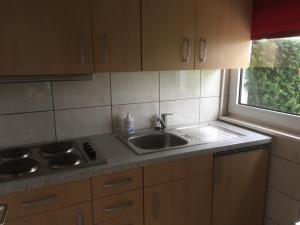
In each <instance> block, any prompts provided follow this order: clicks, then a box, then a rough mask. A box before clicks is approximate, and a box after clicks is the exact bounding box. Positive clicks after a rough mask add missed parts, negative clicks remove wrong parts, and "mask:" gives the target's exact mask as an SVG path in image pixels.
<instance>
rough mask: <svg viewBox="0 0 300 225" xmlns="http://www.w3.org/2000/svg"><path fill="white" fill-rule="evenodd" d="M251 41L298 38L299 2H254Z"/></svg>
mask: <svg viewBox="0 0 300 225" xmlns="http://www.w3.org/2000/svg"><path fill="white" fill-rule="evenodd" d="M251 36H252V40H257V39H263V38H282V37H291V36H300V0H254V5H253V19H252V35H251Z"/></svg>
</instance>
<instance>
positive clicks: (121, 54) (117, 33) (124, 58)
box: [92, 0, 141, 72]
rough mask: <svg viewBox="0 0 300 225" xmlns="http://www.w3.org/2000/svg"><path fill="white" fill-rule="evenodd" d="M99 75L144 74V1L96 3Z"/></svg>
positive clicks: (95, 49)
mask: <svg viewBox="0 0 300 225" xmlns="http://www.w3.org/2000/svg"><path fill="white" fill-rule="evenodd" d="M92 9H93V33H94V61H95V71H96V72H107V71H123V72H126V71H140V70H141V32H140V26H141V24H140V0H93V7H92Z"/></svg>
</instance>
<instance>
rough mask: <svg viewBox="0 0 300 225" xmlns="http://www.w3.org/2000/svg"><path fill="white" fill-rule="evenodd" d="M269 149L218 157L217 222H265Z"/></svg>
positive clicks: (259, 224) (229, 224) (230, 224)
mask: <svg viewBox="0 0 300 225" xmlns="http://www.w3.org/2000/svg"><path fill="white" fill-rule="evenodd" d="M268 159H269V152H268V150H266V149H261V150H255V151H248V152H242V153H236V154H230V155H223V156H217V157H216V158H215V160H214V188H213V217H212V218H213V219H212V224H213V225H241V224H243V225H253V224H256V225H262V224H263V213H264V202H265V191H266V178H267V168H268Z"/></svg>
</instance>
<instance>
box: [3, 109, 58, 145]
mask: <svg viewBox="0 0 300 225" xmlns="http://www.w3.org/2000/svg"><path fill="white" fill-rule="evenodd" d="M0 124H1V126H0V148H2V147H9V146H15V145H24V144H32V143H42V142H51V141H55V129H54V120H53V112H52V111H49V112H36V113H24V114H12V115H4V116H0Z"/></svg>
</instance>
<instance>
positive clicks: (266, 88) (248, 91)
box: [240, 37, 300, 115]
mask: <svg viewBox="0 0 300 225" xmlns="http://www.w3.org/2000/svg"><path fill="white" fill-rule="evenodd" d="M299 68H300V37H294V38H284V39H269V40H259V41H253V43H252V55H251V63H250V67H249V68H248V69H246V70H244V71H243V73H242V74H241V82H240V85H241V86H240V104H245V105H249V106H254V107H259V108H265V109H270V110H274V111H280V112H285V113H290V114H297V115H300V69H299Z"/></svg>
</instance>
